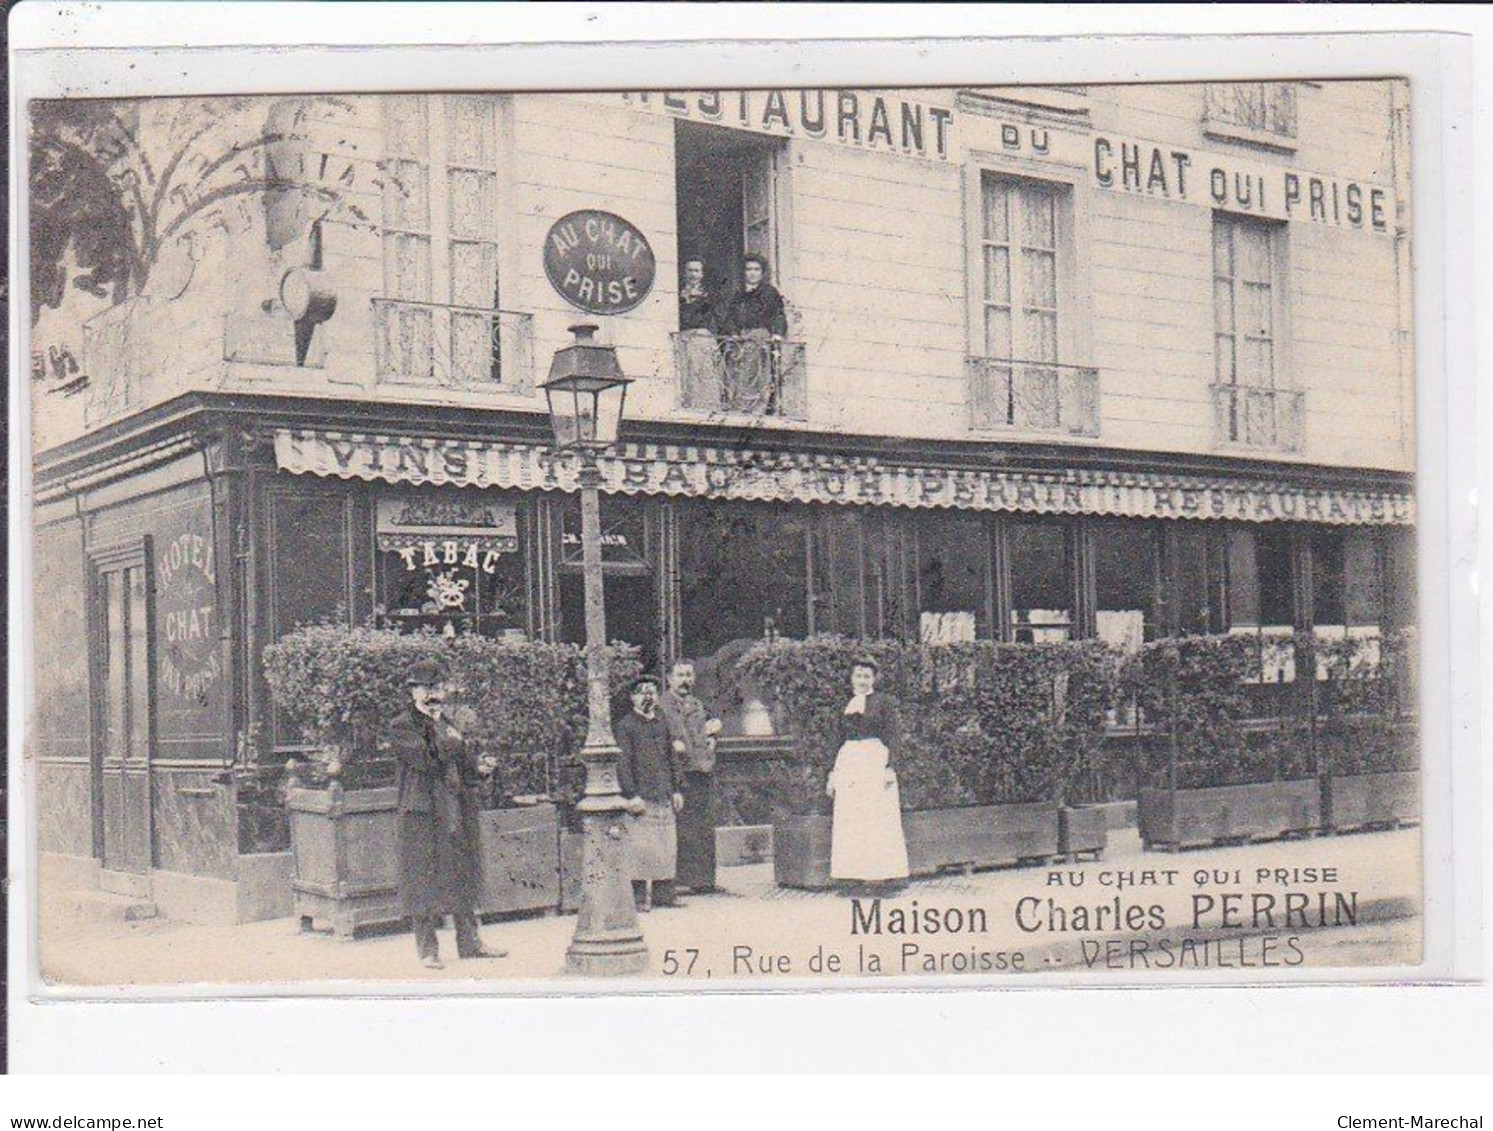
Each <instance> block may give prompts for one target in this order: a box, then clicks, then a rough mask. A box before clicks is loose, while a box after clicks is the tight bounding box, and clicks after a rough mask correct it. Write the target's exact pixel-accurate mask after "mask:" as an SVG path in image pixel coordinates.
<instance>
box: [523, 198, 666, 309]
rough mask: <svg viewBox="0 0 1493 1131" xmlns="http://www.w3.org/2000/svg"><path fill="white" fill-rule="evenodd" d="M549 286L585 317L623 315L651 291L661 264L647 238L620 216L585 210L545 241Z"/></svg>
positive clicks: (565, 221)
mask: <svg viewBox="0 0 1493 1131" xmlns="http://www.w3.org/2000/svg"><path fill="white" fill-rule="evenodd" d="M544 272H545V274H546V275H548V276H549V280H550V285H551V286H553V287H554V288H555V290H557V291H559V292H560V296H561V297H562V298H564V299H565V301H566V302H568V303H570V304H571V305H572V306H578V307H580V308H581V309H582V310H584V311H585V312H586V313H587V314H624V313H626V312H627V311H629V310H631V309H632V308H633V307H635V306H637V305H638V304H639V303H640V302H642V301H643V300H644V299H645V298H647V297H648V292H649V291H651V290H652V289H653V277H654V275H655V274H656V272H657V263H656V262H655V261H654V258H653V248H652V247H650V246H649V245H648V240H647V238H646V237H645V236H644V235H643V233H642V232H640V231H638V229H637V228H635V227H634V226H633V225H632V224H630V223H628V222H627V221H626V220H624V219H623V218H622V217H621V216H617V215H615V214H613V213H611V212H601V211H598V210H596V209H594V208H583V209H581V210H580V211H579V212H572V213H570V214H569V215H568V216H562V217H560V219H558V220H556V221H555V223H554V226H553V227H551V228H550V230H549V235H547V236H546V237H545V239H544Z"/></svg>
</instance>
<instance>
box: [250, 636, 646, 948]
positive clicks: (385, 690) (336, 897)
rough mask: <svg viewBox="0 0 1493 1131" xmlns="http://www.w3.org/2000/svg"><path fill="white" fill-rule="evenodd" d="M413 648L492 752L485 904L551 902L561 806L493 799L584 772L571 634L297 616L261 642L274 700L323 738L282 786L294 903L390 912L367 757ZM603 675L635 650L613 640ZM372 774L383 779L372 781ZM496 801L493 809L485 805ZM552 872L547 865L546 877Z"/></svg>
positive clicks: (384, 819)
mask: <svg viewBox="0 0 1493 1131" xmlns="http://www.w3.org/2000/svg"><path fill="white" fill-rule="evenodd" d="M422 659H438V660H441V661H443V662H444V663H445V664H446V665H447V667H448V669H449V671H450V673H451V677H452V681H453V683H454V684H455V685H456V687H457V688H458V696H457V700H456V702H455V703H454V705H453V715H454V716H456V717H457V718H458V719H459V723H460V725H461V726H462V729H463V731H464V733H465V734H466V735H467V737H468V738H469V739H470V740H471V741H472V742H474V743H475V744H476V745H477V746H478V748H479V750H481V751H482V752H484V753H487V754H491V755H494V756H495V761H496V766H495V768H494V771H493V773H492V776H491V778H490V779H489V780H488V781H487V782H486V783H484V785H483V786H482V787H481V788H480V790H479V794H480V798H479V799H480V802H481V804H482V805H483V808H484V809H485V810H487V811H485V812H483V813H482V815H481V821H482V829H481V834H482V835H481V846H482V847H481V852H482V860H481V873H482V876H481V879H482V888H483V901H482V903H483V905H482V910H484V911H514V910H529V909H537V908H541V907H554V906H555V904H556V902H557V900H558V893H559V867H560V865H559V834H560V820H559V817H558V815H557V814H556V813H555V809H554V807H553V806H552V805H547V804H536V805H531V806H529V807H527V808H524V809H521V810H515V811H513V815H512V816H508V815H505V814H504V813H503V812H502V810H504V809H506V808H507V807H508V806H510V805H511V804H512V802H513V799H514V798H517V797H525V798H526V800H529V801H541V800H544V799H561V798H567V797H573V796H575V795H577V794H578V793H579V791H580V788H581V785H582V781H583V773H582V770H581V767H580V763H579V760H578V757H577V755H578V753H579V749H580V746H581V745H582V743H583V742H584V738H585V730H586V727H585V719H586V685H585V657H584V653H583V652H582V651H581V650H580V649H578V648H574V647H569V646H560V645H546V644H529V643H510V642H503V641H495V640H489V639H487V638H485V637H478V636H460V637H456V638H455V639H451V640H447V639H444V638H441V637H438V636H435V635H433V634H419V635H406V634H402V633H399V632H396V631H394V630H389V629H378V628H371V627H360V628H347V627H343V626H336V625H318V626H312V627H308V628H303V629H299V630H297V631H295V632H292V633H290V634H288V635H287V636H286V637H284V638H282V640H281V641H280V642H279V643H277V644H275V645H273V646H271V647H270V648H267V649H266V650H265V667H266V673H267V676H268V679H269V683H270V688H271V693H272V695H273V696H274V699H275V704H276V707H277V708H278V709H279V710H281V711H282V712H284V713H285V715H286V716H287V717H288V718H290V719H291V720H293V721H294V722H296V723H298V724H299V725H300V727H301V730H302V733H303V734H304V735H305V737H306V739H307V741H308V742H309V743H311V744H313V745H314V746H316V747H317V748H318V749H319V750H321V751H322V752H323V754H322V756H321V758H320V759H319V760H313V764H312V765H311V766H310V767H309V770H310V775H309V776H310V777H311V783H310V784H312V785H322V786H326V788H316V789H299V790H293V791H289V794H288V797H287V800H288V803H289V804H288V808H289V810H290V813H291V839H292V848H293V850H294V851H295V855H296V863H297V877H296V880H295V886H296V892H297V905H298V908H299V911H300V913H301V914H302V915H303V917H309V918H313V919H317V920H320V921H324V922H326V923H327V924H328V925H330V926H332V927H333V928H334V929H337V930H339V931H341V932H344V933H348V932H351V931H352V930H355V929H356V928H357V927H358V926H362V925H365V924H368V923H374V922H387V921H389V920H390V919H397V918H398V912H397V907H398V904H397V899H396V898H395V894H396V893H395V887H396V883H397V881H396V875H395V871H394V869H393V867H392V861H393V852H394V815H393V801H394V798H393V791H392V790H391V789H388V788H387V785H386V783H387V782H388V781H389V780H391V779H392V776H393V767H392V765H391V764H390V763H389V762H387V761H381V760H379V759H378V758H377V756H376V754H375V752H376V749H377V741H378V736H379V735H380V734H381V733H382V732H383V730H384V728H385V727H386V726H387V724H388V722H389V720H390V719H391V718H392V717H393V715H394V714H395V713H396V712H399V711H404V710H408V704H409V690H408V688H407V686H406V685H405V678H406V676H407V674H408V671H409V668H410V666H411V665H412V664H413V663H415V662H417V661H419V660H422ZM610 661H611V662H610V674H611V681H612V684H613V687H614V689H620V688H621V687H623V686H625V684H626V683H628V682H629V681H631V680H632V679H633V678H634V677H635V676H636V674H637V672H638V671H639V670H640V666H639V664H638V662H637V657H636V654H635V652H633V651H631V650H629V649H626V648H621V647H614V648H613V649H612V650H611V656H610ZM380 787H383V788H380ZM493 810H497V812H493ZM547 877H553V879H550V878H547Z"/></svg>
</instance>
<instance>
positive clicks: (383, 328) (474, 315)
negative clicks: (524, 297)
mask: <svg viewBox="0 0 1493 1131" xmlns="http://www.w3.org/2000/svg"><path fill="white" fill-rule="evenodd" d="M373 314H374V322H375V326H376V330H377V358H376V363H377V368H378V379H379V381H380V382H395V383H404V384H411V385H428V386H433V387H436V388H452V389H491V390H506V391H508V392H515V393H529V392H532V391H533V389H534V326H533V317H532V316H531V315H528V314H520V313H517V312H514V311H510V310H490V309H484V308H482V307H475V306H454V305H451V304H449V303H433V302H415V301H410V300H406V299H388V298H376V299H374V300H373Z"/></svg>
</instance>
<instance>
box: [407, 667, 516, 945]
mask: <svg viewBox="0 0 1493 1131" xmlns="http://www.w3.org/2000/svg"><path fill="white" fill-rule="evenodd" d="M405 682H406V683H407V684H408V686H409V689H410V705H409V709H408V710H405V711H401V712H399V713H398V714H397V715H396V716H395V718H394V719H393V721H392V723H391V724H390V726H389V728H388V732H387V735H386V738H387V740H388V748H389V749H390V751H391V752H392V753H393V754H394V757H395V759H396V763H397V767H398V770H397V778H396V781H397V784H398V794H399V802H398V812H399V896H400V900H401V902H402V903H403V905H404V913H405V914H406V915H408V916H409V917H410V921H411V923H412V924H413V926H414V929H415V949H416V952H417V953H418V955H419V957H420V963H421V965H423V966H426V967H428V968H429V969H432V970H439V969H440V968H441V958H440V950H439V943H438V941H437V939H436V928H437V927H438V926H440V924H441V922H442V920H443V919H444V918H445V917H446V916H447V915H448V914H449V915H450V916H451V917H452V919H453V920H454V921H455V925H456V953H457V956H458V957H459V958H501V957H503V956H504V954H505V953H506V952H505V951H501V950H489V949H488V948H487V947H484V946H483V945H482V936H481V935H480V934H479V933H478V931H477V913H476V910H475V909H476V906H477V899H478V891H479V889H480V882H479V880H478V875H477V803H476V798H475V797H474V796H473V794H472V789H471V785H472V782H471V780H470V775H471V774H472V773H473V770H472V767H471V766H470V765H469V761H468V751H467V746H466V743H465V741H464V740H463V738H462V736H461V734H460V733H459V732H458V731H457V730H456V729H455V728H454V727H453V726H452V725H451V723H450V722H448V721H447V720H446V719H445V718H444V717H443V716H444V703H445V697H446V696H445V692H446V673H445V671H444V670H443V669H442V668H441V666H440V665H439V664H436V663H434V662H431V661H428V660H422V661H420V662H418V663H416V664H415V665H414V666H413V667H412V668H411V669H410V673H409V676H408V678H407V679H406V681H405Z"/></svg>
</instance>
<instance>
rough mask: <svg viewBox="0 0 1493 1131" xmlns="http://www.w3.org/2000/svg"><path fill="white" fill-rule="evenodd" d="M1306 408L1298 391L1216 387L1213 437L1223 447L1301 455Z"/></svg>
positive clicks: (1232, 386)
mask: <svg viewBox="0 0 1493 1131" xmlns="http://www.w3.org/2000/svg"><path fill="white" fill-rule="evenodd" d="M1305 404H1306V394H1305V393H1303V392H1301V391H1300V390H1299V389H1270V388H1263V387H1261V388H1255V387H1253V386H1250V385H1214V386H1213V432H1214V437H1215V438H1216V440H1217V442H1218V443H1219V444H1220V445H1221V446H1224V447H1241V448H1255V449H1259V450H1261V451H1272V452H1299V451H1301V448H1302V440H1303V430H1302V418H1303V416H1304V415H1305Z"/></svg>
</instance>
